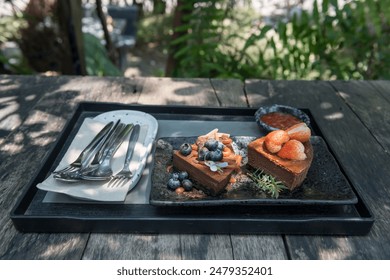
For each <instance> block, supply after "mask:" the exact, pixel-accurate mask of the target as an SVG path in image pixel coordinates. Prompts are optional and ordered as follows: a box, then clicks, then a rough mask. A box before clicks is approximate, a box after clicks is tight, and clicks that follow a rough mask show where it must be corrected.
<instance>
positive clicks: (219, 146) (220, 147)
mask: <svg viewBox="0 0 390 280" xmlns="http://www.w3.org/2000/svg"><path fill="white" fill-rule="evenodd" d="M223 148H225V145H224V144H223V143H222V142H219V141H218V147H217V150H221V151H223Z"/></svg>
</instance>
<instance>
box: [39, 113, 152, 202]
mask: <svg viewBox="0 0 390 280" xmlns="http://www.w3.org/2000/svg"><path fill="white" fill-rule="evenodd" d="M105 125H106V123H104V122H100V121H96V120H94V119H90V118H86V119H85V120H84V122H83V124H82V125H81V127H80V129H79V131H78V132H77V135H76V136H75V138H74V139H73V141H72V143H71V145H70V147H69V149H68V150H67V152H66V153H65V155H64V157H63V158H62V159H61V161H60V163H59V165H58V167H57V168H56V170H60V169H62V168H63V167H65V166H67V165H68V164H70V163H71V162H73V161H74V160H75V159H76V158H77V157H78V156H79V154H80V153H81V152H82V150H83V149H84V148H85V147H86V146H87V145H88V143H90V142H91V141H92V139H93V138H94V137H95V135H96V134H97V133H99V131H100V130H101V129H102V128H103V127H104V126H105ZM147 134H148V126H147V125H141V130H140V135H139V139H138V142H137V144H136V146H135V149H134V153H133V157H132V160H131V164H130V170H131V171H132V172H133V174H134V176H133V177H132V178H131V179H130V180H129V181H127V182H126V184H121V185H118V184H117V182H109V181H102V182H100V181H84V180H83V181H79V182H74V183H68V182H62V181H58V180H56V179H54V178H53V175H50V176H49V177H48V178H47V179H46V180H44V181H43V182H42V183H40V184H38V185H37V187H38V188H39V189H41V190H45V191H50V192H56V193H63V194H67V195H70V196H72V197H76V198H79V199H87V200H95V201H111V202H120V201H124V200H125V198H126V195H127V193H128V191H129V190H130V189H131V188H132V187H133V186H134V185H135V184H137V182H138V181H139V179H140V177H141V175H142V171H143V167H144V164H142V162H143V161H145V158H146V157H147V155H148V152H149V150H150V149H149V147H147V146H146V145H145V139H146V137H147ZM127 147H128V139H126V140H125V141H124V142H123V143H122V145H121V146H120V147H119V149H118V150H117V152H116V153H115V155H114V157H113V159H112V169H113V171H114V174H115V173H117V172H119V171H120V170H121V169H122V167H123V163H124V158H125V156H126V152H127Z"/></svg>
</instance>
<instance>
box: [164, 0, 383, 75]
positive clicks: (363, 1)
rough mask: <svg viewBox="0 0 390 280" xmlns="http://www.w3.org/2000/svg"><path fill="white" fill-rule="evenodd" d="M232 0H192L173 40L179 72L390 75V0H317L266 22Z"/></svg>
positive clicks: (202, 73)
mask: <svg viewBox="0 0 390 280" xmlns="http://www.w3.org/2000/svg"><path fill="white" fill-rule="evenodd" d="M231 3H232V2H231V1H227V0H213V1H194V0H192V1H186V2H185V6H184V7H183V9H185V10H187V11H191V13H189V14H186V17H185V20H184V22H185V23H184V24H183V25H181V26H180V27H178V28H177V29H178V30H179V31H182V32H181V36H179V37H178V38H176V39H175V40H174V41H172V42H171V48H176V51H175V59H176V60H177V61H178V63H177V65H176V69H175V71H174V72H173V75H174V76H181V77H228V78H239V79H242V80H244V79H247V78H263V79H322V80H328V79H344V80H347V79H388V78H389V77H390V72H389V71H388V69H389V68H390V5H388V3H387V0H351V1H349V2H347V3H346V4H345V5H344V6H341V5H339V3H338V1H337V0H323V1H321V3H319V2H318V1H317V0H316V1H315V2H314V6H313V10H312V11H305V10H302V11H300V12H299V13H295V14H293V15H292V16H291V17H290V18H289V19H287V20H284V21H283V20H279V21H278V22H277V24H275V25H272V26H271V25H265V24H264V23H262V21H261V20H260V19H259V18H258V16H257V18H256V15H254V14H250V13H249V12H246V13H243V11H242V10H237V7H234V9H233V6H232V4H231Z"/></svg>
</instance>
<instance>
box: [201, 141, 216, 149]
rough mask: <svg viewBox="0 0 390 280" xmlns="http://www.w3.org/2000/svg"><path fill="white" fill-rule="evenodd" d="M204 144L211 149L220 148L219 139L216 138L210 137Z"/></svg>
mask: <svg viewBox="0 0 390 280" xmlns="http://www.w3.org/2000/svg"><path fill="white" fill-rule="evenodd" d="M204 146H205V147H206V148H207V149H209V151H215V150H216V149H217V148H218V141H217V140H215V139H208V140H207V141H206V143H204Z"/></svg>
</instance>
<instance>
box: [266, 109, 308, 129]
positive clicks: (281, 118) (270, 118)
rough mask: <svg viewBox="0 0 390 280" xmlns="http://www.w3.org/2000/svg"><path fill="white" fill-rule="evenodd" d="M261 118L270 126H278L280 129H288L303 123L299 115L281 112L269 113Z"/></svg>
mask: <svg viewBox="0 0 390 280" xmlns="http://www.w3.org/2000/svg"><path fill="white" fill-rule="evenodd" d="M260 120H261V121H262V122H264V123H266V124H268V125H269V126H272V127H276V128H279V129H283V130H285V129H287V128H289V127H291V126H293V125H295V124H298V123H301V122H302V121H301V120H300V119H298V118H297V117H295V116H293V115H290V114H287V113H280V112H273V113H268V114H265V115H263V116H261V117H260Z"/></svg>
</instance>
